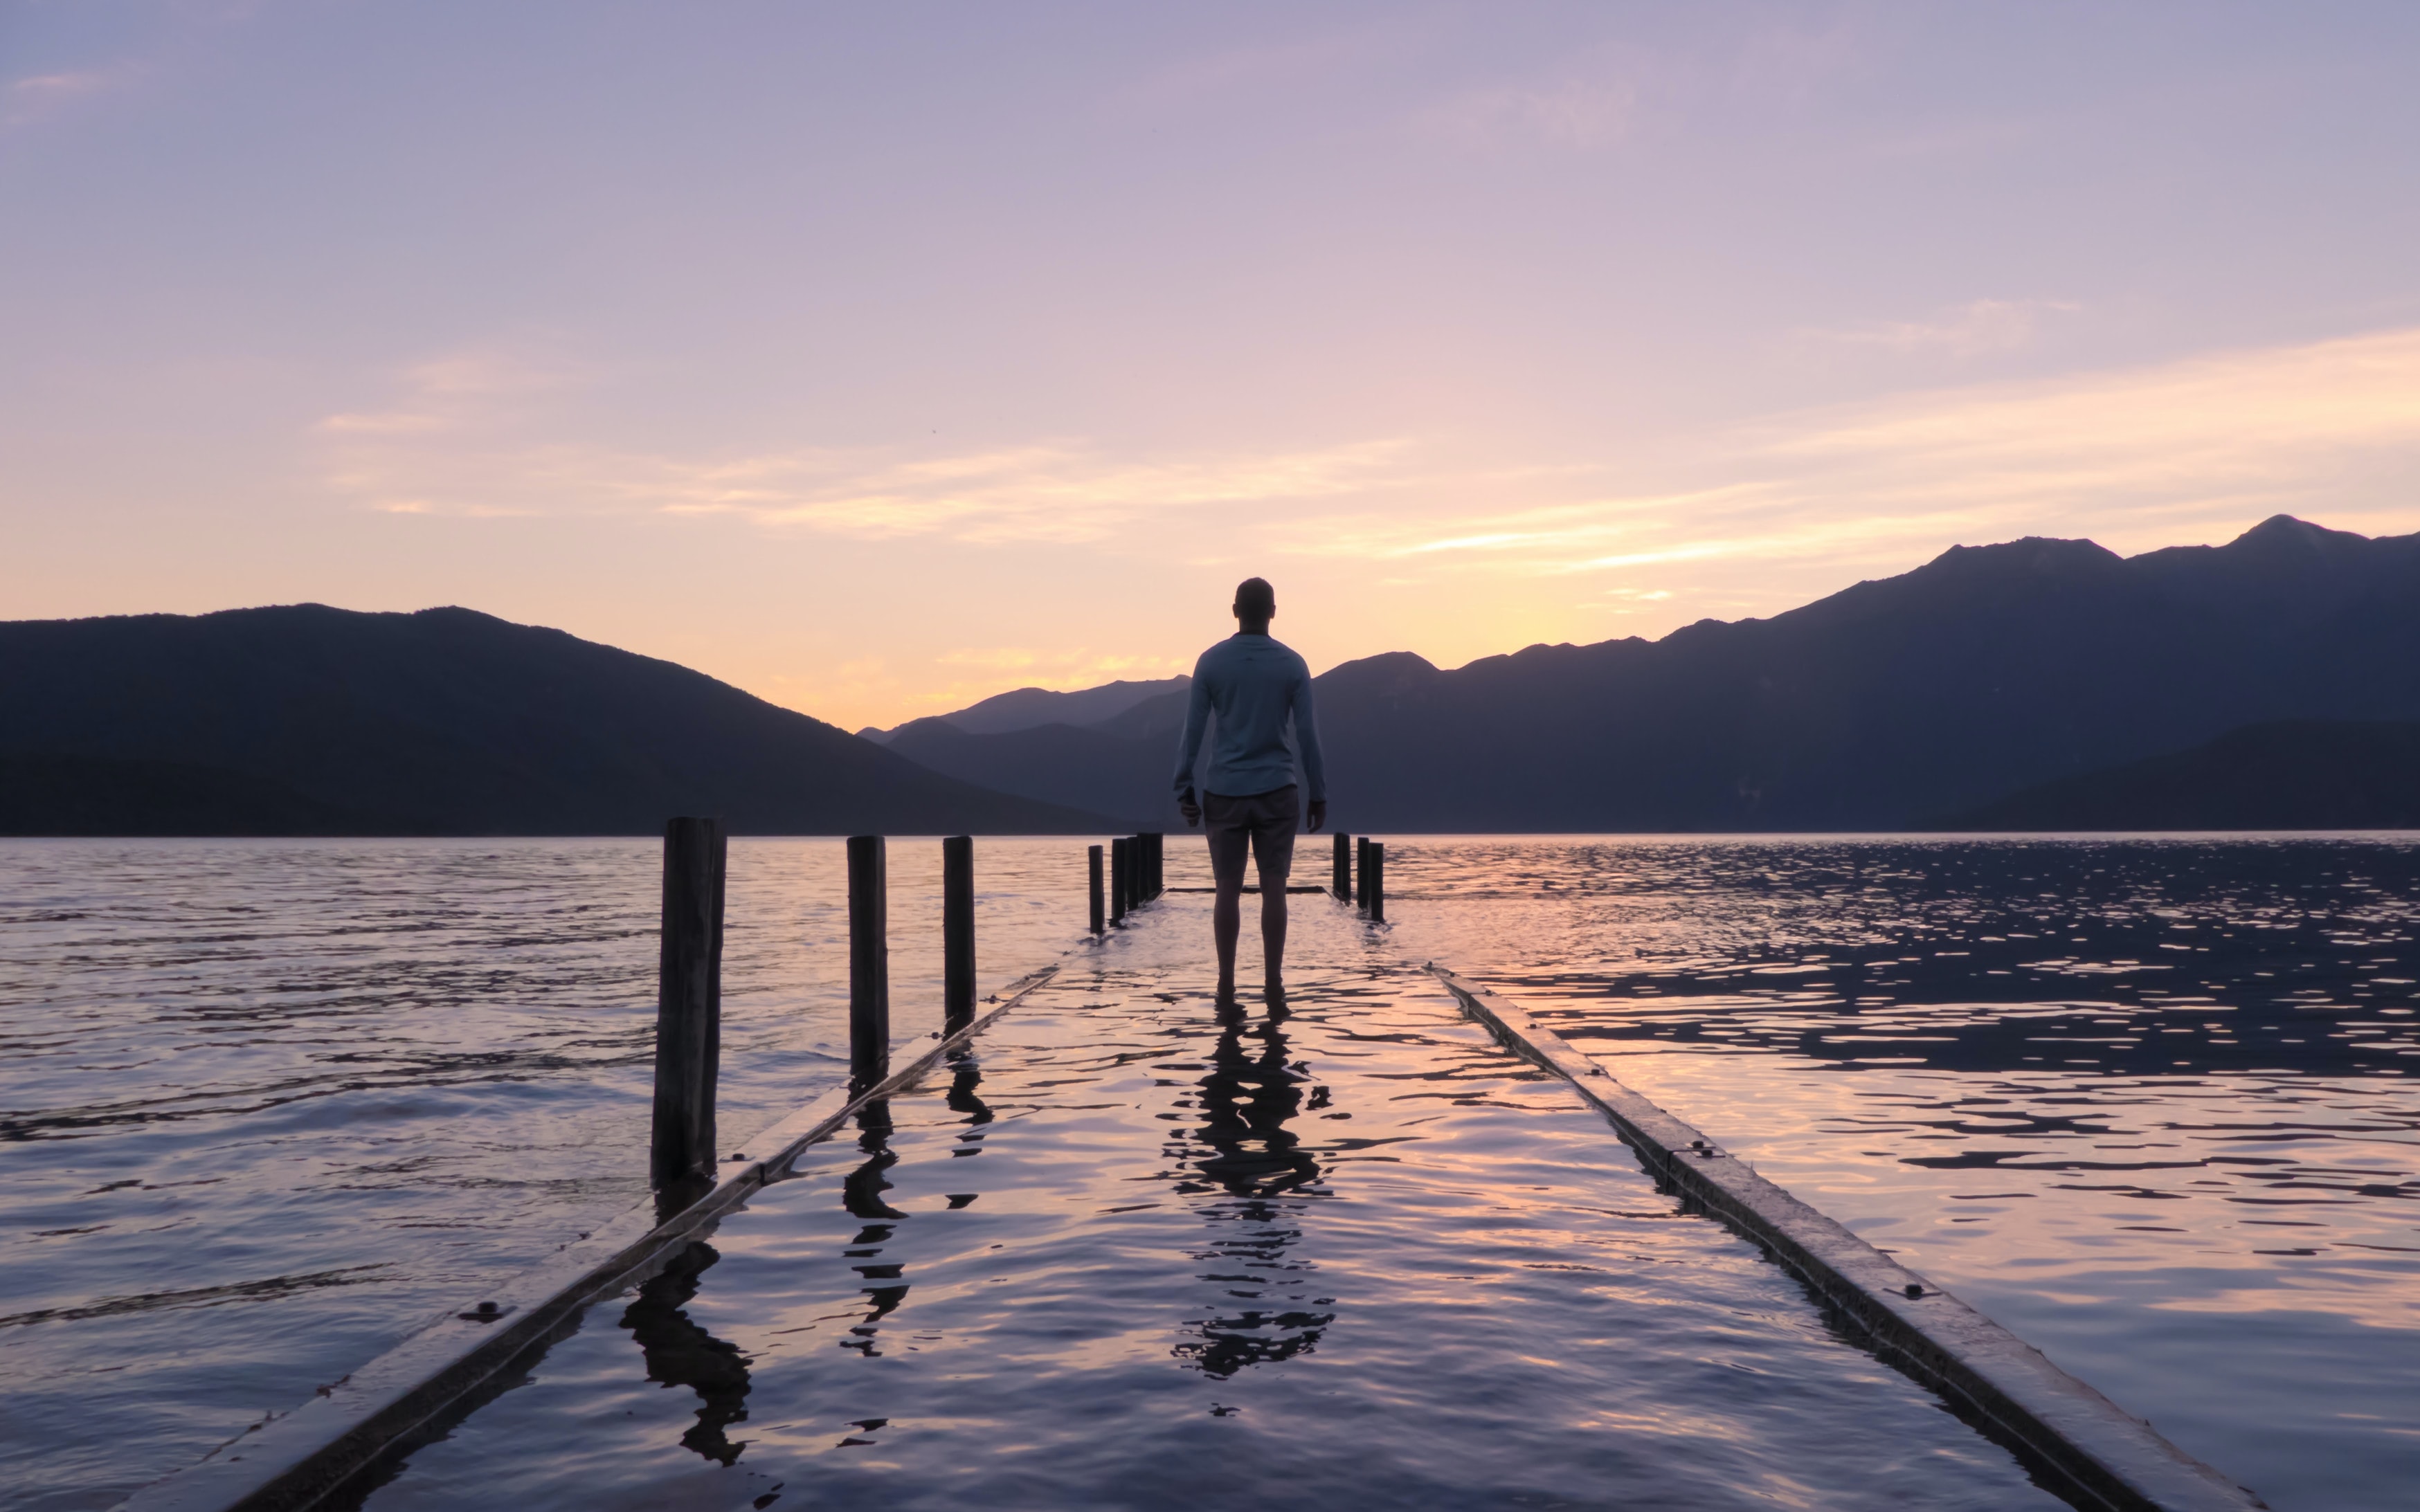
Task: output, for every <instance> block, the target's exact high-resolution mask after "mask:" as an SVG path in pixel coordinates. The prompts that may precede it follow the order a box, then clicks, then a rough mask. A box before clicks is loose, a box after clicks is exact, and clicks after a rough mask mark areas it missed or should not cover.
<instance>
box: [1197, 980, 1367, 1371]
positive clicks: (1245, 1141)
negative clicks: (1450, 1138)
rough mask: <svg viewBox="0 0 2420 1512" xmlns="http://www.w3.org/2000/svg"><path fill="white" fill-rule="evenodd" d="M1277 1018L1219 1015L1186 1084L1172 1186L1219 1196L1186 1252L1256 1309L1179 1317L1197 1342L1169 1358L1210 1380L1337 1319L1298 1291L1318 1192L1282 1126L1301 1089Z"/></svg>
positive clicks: (1306, 1283)
mask: <svg viewBox="0 0 2420 1512" xmlns="http://www.w3.org/2000/svg"><path fill="white" fill-rule="evenodd" d="M1285 1018H1286V1011H1285V1010H1284V1009H1283V1008H1282V1007H1273V1008H1272V1009H1271V1010H1270V1011H1269V1016H1268V1017H1267V1019H1265V1020H1264V1021H1263V1022H1261V1023H1259V1024H1257V1025H1255V1024H1251V1023H1249V1022H1248V1021H1247V1020H1246V1018H1245V1016H1244V1014H1243V1013H1242V1012H1241V1011H1237V1010H1229V1011H1225V1012H1224V1013H1222V1015H1221V1018H1220V1032H1219V1036H1218V1047H1217V1048H1216V1049H1215V1050H1214V1051H1213V1052H1212V1053H1211V1056H1210V1065H1209V1070H1208V1073H1207V1074H1205V1075H1204V1076H1203V1077H1202V1079H1201V1081H1200V1082H1199V1083H1198V1084H1196V1085H1197V1086H1198V1088H1200V1090H1199V1094H1198V1096H1197V1097H1196V1098H1195V1100H1194V1101H1195V1105H1196V1107H1197V1108H1198V1110H1199V1112H1200V1113H1201V1116H1202V1121H1201V1124H1200V1125H1199V1127H1197V1128H1196V1129H1195V1130H1194V1132H1193V1139H1194V1140H1195V1141H1196V1142H1197V1145H1196V1148H1195V1149H1193V1150H1192V1151H1190V1153H1192V1155H1193V1158H1192V1159H1191V1160H1190V1161H1189V1163H1188V1165H1187V1169H1186V1171H1185V1173H1184V1174H1182V1175H1180V1176H1179V1178H1178V1180H1177V1182H1176V1189H1177V1191H1179V1192H1181V1193H1185V1194H1187V1195H1190V1196H1201V1195H1212V1194H1223V1200H1213V1201H1212V1202H1210V1203H1208V1204H1206V1205H1205V1206H1204V1207H1203V1208H1202V1213H1203V1216H1205V1217H1206V1218H1208V1219H1209V1220H1210V1222H1211V1223H1212V1224H1213V1225H1214V1226H1216V1227H1215V1229H1214V1232H1213V1236H1212V1238H1211V1241H1210V1244H1209V1247H1208V1248H1207V1249H1204V1250H1201V1251H1198V1252H1196V1254H1195V1258H1196V1259H1200V1260H1204V1261H1207V1262H1209V1263H1210V1264H1211V1265H1212V1266H1214V1267H1215V1269H1213V1270H1210V1271H1206V1272H1203V1273H1202V1280H1204V1281H1209V1282H1212V1283H1215V1284H1217V1285H1218V1286H1219V1287H1221V1288H1224V1291H1225V1294H1226V1296H1228V1297H1230V1298H1232V1299H1234V1300H1235V1301H1237V1302H1241V1303H1246V1304H1255V1303H1257V1304H1264V1305H1259V1306H1243V1307H1236V1308H1232V1309H1227V1310H1225V1311H1222V1312H1221V1313H1220V1314H1218V1316H1215V1317H1210V1318H1197V1319H1187V1327H1188V1328H1190V1329H1192V1330H1194V1331H1195V1332H1196V1333H1198V1335H1200V1337H1199V1339H1198V1340H1192V1341H1188V1342H1187V1343H1184V1344H1180V1345H1178V1346H1177V1347H1176V1350H1175V1351H1174V1352H1175V1354H1176V1356H1177V1357H1178V1358H1179V1359H1181V1360H1184V1361H1186V1362H1187V1363H1188V1364H1190V1365H1192V1366H1193V1367H1194V1368H1196V1369H1198V1370H1200V1371H1202V1374H1204V1375H1207V1376H1213V1377H1217V1378H1218V1379H1221V1380H1223V1379H1225V1378H1227V1377H1229V1376H1232V1375H1233V1374H1234V1373H1235V1372H1236V1371H1238V1370H1241V1369H1243V1368H1244V1367H1245V1366H1247V1365H1271V1364H1275V1363H1277V1362H1279V1361H1282V1360H1289V1359H1292V1358H1293V1357H1294V1356H1295V1355H1297V1354H1303V1353H1307V1352H1309V1351H1310V1350H1311V1348H1312V1347H1313V1346H1315V1345H1316V1344H1317V1343H1318V1342H1319V1336H1320V1334H1321V1331H1322V1330H1324V1329H1325V1328H1326V1326H1327V1325H1328V1324H1329V1323H1330V1322H1333V1321H1334V1320H1335V1317H1336V1315H1335V1314H1334V1313H1333V1312H1330V1311H1325V1310H1323V1309H1324V1308H1326V1306H1328V1305H1329V1304H1331V1303H1332V1300H1333V1299H1330V1298H1326V1297H1314V1298H1306V1297H1305V1296H1304V1295H1303V1292H1305V1291H1307V1290H1309V1289H1310V1288H1311V1287H1312V1286H1313V1285H1314V1284H1315V1283H1314V1282H1313V1281H1312V1279H1311V1273H1312V1270H1313V1267H1312V1266H1311V1264H1310V1262H1308V1261H1306V1260H1303V1259H1301V1258H1300V1257H1296V1256H1295V1255H1294V1254H1293V1253H1292V1249H1293V1246H1294V1243H1295V1241H1296V1240H1298V1239H1300V1238H1301V1237H1302V1229H1301V1227H1300V1222H1299V1220H1300V1216H1301V1213H1302V1211H1304V1206H1305V1205H1304V1203H1303V1202H1302V1200H1301V1199H1303V1198H1306V1197H1314V1196H1326V1193H1325V1192H1324V1191H1323V1190H1321V1189H1320V1187H1319V1185H1318V1183H1319V1180H1320V1178H1321V1176H1322V1174H1323V1173H1322V1170H1321V1167H1320V1165H1319V1162H1318V1161H1317V1160H1316V1159H1315V1158H1314V1157H1313V1156H1312V1155H1311V1151H1309V1150H1308V1149H1304V1148H1303V1145H1302V1141H1301V1139H1300V1137H1299V1136H1298V1135H1297V1134H1295V1131H1294V1130H1293V1129H1292V1128H1290V1127H1288V1125H1289V1124H1290V1122H1291V1121H1292V1120H1293V1119H1295V1117H1296V1116H1298V1115H1299V1114H1301V1113H1302V1111H1303V1109H1304V1106H1305V1103H1306V1099H1307V1092H1306V1089H1305V1086H1304V1078H1303V1076H1302V1074H1301V1073H1300V1072H1297V1071H1296V1070H1295V1067H1294V1065H1293V1062H1292V1047H1291V1045H1290V1044H1289V1043H1288V1041H1287V1039H1286V1034H1285V1030H1284V1028H1283V1025H1284V1022H1285ZM1289 1304H1291V1305H1289Z"/></svg>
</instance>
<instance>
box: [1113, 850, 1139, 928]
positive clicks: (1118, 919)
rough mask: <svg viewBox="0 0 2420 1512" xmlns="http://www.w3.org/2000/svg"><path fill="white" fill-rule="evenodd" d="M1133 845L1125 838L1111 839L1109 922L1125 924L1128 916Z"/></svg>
mask: <svg viewBox="0 0 2420 1512" xmlns="http://www.w3.org/2000/svg"><path fill="white" fill-rule="evenodd" d="M1131 851H1132V847H1131V846H1129V845H1128V844H1127V843H1126V842H1125V841H1124V840H1113V841H1109V922H1110V923H1112V924H1123V923H1125V918H1126V885H1127V884H1126V873H1127V872H1128V871H1129V870H1131V869H1132V867H1133V864H1134V863H1133V857H1132V856H1131V854H1130V852H1131Z"/></svg>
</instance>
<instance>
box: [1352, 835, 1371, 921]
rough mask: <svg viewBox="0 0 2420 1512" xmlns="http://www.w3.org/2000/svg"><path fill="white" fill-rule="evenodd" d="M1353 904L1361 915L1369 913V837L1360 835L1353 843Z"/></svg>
mask: <svg viewBox="0 0 2420 1512" xmlns="http://www.w3.org/2000/svg"><path fill="white" fill-rule="evenodd" d="M1353 903H1354V905H1355V906H1356V907H1357V908H1359V909H1360V910H1361V911H1362V912H1363V913H1365V914H1366V913H1368V912H1369V911H1370V837H1369V836H1367V835H1361V836H1357V837H1356V838H1355V840H1354V841H1353Z"/></svg>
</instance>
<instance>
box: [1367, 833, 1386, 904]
mask: <svg viewBox="0 0 2420 1512" xmlns="http://www.w3.org/2000/svg"><path fill="white" fill-rule="evenodd" d="M1370 919H1371V922H1373V923H1377V924H1383V923H1385V922H1386V921H1387V847H1386V846H1385V845H1384V844H1383V843H1381V842H1379V841H1374V840H1373V841H1371V842H1370Z"/></svg>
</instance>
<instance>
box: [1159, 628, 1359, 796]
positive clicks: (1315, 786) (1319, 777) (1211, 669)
mask: <svg viewBox="0 0 2420 1512" xmlns="http://www.w3.org/2000/svg"><path fill="white" fill-rule="evenodd" d="M1214 713H1215V714H1217V715H1218V738H1216V739H1215V740H1213V741H1211V742H1210V767H1209V770H1207V771H1206V772H1204V773H1202V787H1203V788H1204V789H1206V790H1207V791H1209V792H1212V793H1216V794H1218V795H1220V796H1222V797H1229V798H1249V797H1250V796H1251V795H1253V794H1255V793H1274V792H1276V791H1277V790H1278V789H1279V788H1281V787H1284V786H1285V785H1286V784H1288V783H1290V782H1292V781H1294V780H1295V773H1294V763H1295V753H1294V752H1293V751H1291V750H1289V749H1287V748H1286V739H1285V733H1286V722H1287V720H1288V719H1289V718H1291V719H1292V720H1293V723H1294V734H1295V745H1297V746H1299V747H1300V748H1301V750H1302V781H1303V784H1304V786H1306V787H1308V788H1309V789H1310V790H1311V791H1310V794H1309V798H1310V801H1311V802H1312V803H1325V802H1326V801H1327V764H1326V762H1325V761H1324V760H1323V759H1322V758H1321V756H1320V753H1319V722H1318V721H1317V720H1316V719H1314V718H1313V717H1311V669H1310V668H1309V667H1308V666H1306V665H1304V663H1303V659H1302V658H1301V657H1300V656H1295V654H1294V652H1293V651H1292V650H1291V649H1290V648H1288V647H1287V646H1285V645H1284V644H1282V643H1281V642H1279V641H1276V640H1270V639H1269V638H1268V637H1267V636H1265V635H1245V634H1241V633H1238V634H1235V635H1231V636H1229V637H1228V638H1227V639H1226V640H1221V641H1219V642H1218V644H1217V645H1215V646H1212V647H1211V648H1210V649H1209V650H1207V651H1205V652H1203V653H1202V659H1201V660H1200V661H1197V662H1195V663H1194V664H1193V698H1192V702H1190V703H1189V704H1187V707H1186V711H1185V738H1184V739H1183V740H1182V741H1180V742H1178V744H1177V748H1176V792H1177V795H1178V796H1179V797H1182V796H1184V795H1186V794H1187V793H1189V792H1191V791H1192V789H1193V764H1194V761H1195V759H1196V758H1197V757H1199V756H1200V755H1201V752H1202V728H1203V726H1204V725H1205V724H1207V723H1208V721H1209V717H1210V716H1211V715H1212V714H1214Z"/></svg>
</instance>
